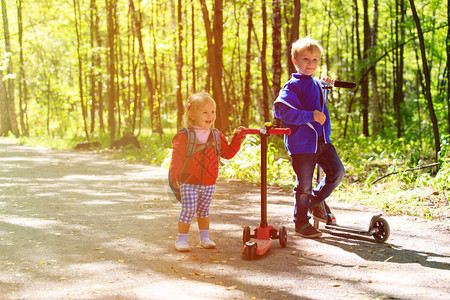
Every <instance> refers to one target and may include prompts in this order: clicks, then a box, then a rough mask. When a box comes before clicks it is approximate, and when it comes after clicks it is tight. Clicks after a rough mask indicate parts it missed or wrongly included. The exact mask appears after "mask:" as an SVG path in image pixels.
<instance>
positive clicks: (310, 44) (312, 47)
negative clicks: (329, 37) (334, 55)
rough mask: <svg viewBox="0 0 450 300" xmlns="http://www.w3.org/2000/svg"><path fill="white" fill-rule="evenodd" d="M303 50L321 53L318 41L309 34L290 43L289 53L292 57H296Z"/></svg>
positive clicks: (321, 49)
mask: <svg viewBox="0 0 450 300" xmlns="http://www.w3.org/2000/svg"><path fill="white" fill-rule="evenodd" d="M305 51H311V52H319V53H320V55H322V52H323V48H322V47H321V46H320V45H319V43H318V42H317V41H316V40H314V39H312V38H310V37H309V36H307V37H305V38H303V39H298V40H297V41H296V42H295V43H293V44H292V48H291V55H292V58H297V57H298V56H299V55H300V54H302V53H303V52H305Z"/></svg>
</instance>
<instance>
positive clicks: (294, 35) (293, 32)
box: [286, 0, 301, 78]
mask: <svg viewBox="0 0 450 300" xmlns="http://www.w3.org/2000/svg"><path fill="white" fill-rule="evenodd" d="M300 12H301V3H300V0H294V12H293V15H292V19H291V20H289V21H288V20H286V21H287V24H290V25H291V27H290V29H288V30H289V31H288V38H287V39H286V64H287V66H288V69H287V70H288V74H287V75H288V77H289V78H290V77H291V74H292V73H297V70H296V69H295V66H294V65H293V64H292V59H291V57H292V55H291V46H292V44H293V43H294V42H295V41H296V40H298V38H299V35H300V33H299V26H300Z"/></svg>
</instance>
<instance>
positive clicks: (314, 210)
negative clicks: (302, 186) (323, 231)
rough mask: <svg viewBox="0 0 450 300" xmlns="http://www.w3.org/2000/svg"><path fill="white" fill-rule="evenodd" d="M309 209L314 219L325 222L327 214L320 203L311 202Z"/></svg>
mask: <svg viewBox="0 0 450 300" xmlns="http://www.w3.org/2000/svg"><path fill="white" fill-rule="evenodd" d="M309 211H310V212H311V214H312V215H313V217H314V219H316V220H318V221H320V222H323V223H326V222H327V215H326V212H325V208H324V207H323V204H322V203H315V204H311V206H310V207H309Z"/></svg>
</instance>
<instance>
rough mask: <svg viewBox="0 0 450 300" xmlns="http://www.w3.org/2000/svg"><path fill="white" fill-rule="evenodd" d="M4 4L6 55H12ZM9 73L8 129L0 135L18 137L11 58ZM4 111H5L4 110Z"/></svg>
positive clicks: (3, 3) (3, 2) (2, 1)
mask: <svg viewBox="0 0 450 300" xmlns="http://www.w3.org/2000/svg"><path fill="white" fill-rule="evenodd" d="M1 3H2V17H3V32H4V36H5V51H6V53H11V40H10V36H9V23H8V13H7V9H6V1H5V0H1ZM6 70H7V72H8V74H11V76H8V79H7V81H6V83H7V97H6V107H5V110H4V111H5V112H6V114H5V116H6V119H7V124H8V125H7V128H4V129H2V130H1V131H0V134H2V135H4V134H5V132H6V134H7V133H8V131H11V132H12V133H13V134H14V135H15V136H16V137H17V136H19V128H18V127H17V120H16V107H15V103H14V102H15V101H14V78H13V76H12V75H13V74H14V72H13V67H12V61H11V56H10V58H9V60H8V66H7V69H6ZM2 111H3V110H2Z"/></svg>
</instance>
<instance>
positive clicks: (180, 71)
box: [176, 0, 184, 128]
mask: <svg viewBox="0 0 450 300" xmlns="http://www.w3.org/2000/svg"><path fill="white" fill-rule="evenodd" d="M181 9H182V1H181V0H178V5H177V17H178V19H177V23H178V24H177V25H178V26H177V28H178V44H177V48H178V53H177V56H176V57H177V61H176V67H177V128H181V126H182V125H181V124H182V120H183V114H184V105H183V96H182V94H181V91H182V84H183V16H182V10H181Z"/></svg>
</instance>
